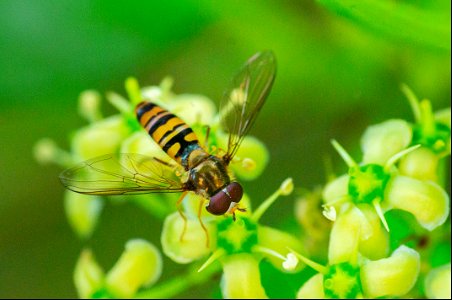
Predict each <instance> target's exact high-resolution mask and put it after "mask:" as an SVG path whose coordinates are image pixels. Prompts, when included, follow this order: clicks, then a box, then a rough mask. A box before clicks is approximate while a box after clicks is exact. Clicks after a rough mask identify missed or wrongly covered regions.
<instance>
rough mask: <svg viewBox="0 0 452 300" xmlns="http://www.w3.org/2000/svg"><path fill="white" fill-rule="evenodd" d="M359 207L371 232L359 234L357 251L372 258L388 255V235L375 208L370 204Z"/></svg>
mask: <svg viewBox="0 0 452 300" xmlns="http://www.w3.org/2000/svg"><path fill="white" fill-rule="evenodd" d="M359 209H360V211H361V212H362V213H363V214H364V216H365V218H366V221H367V222H368V224H369V225H370V229H371V234H369V235H367V236H365V235H364V234H361V238H360V241H359V252H360V253H361V254H362V255H364V256H365V257H367V258H369V259H372V260H376V259H380V258H383V257H386V256H388V254H389V235H388V232H387V231H386V229H385V228H384V227H383V224H382V223H381V220H380V218H379V217H378V215H377V213H376V212H375V209H374V208H373V207H371V206H370V205H360V206H359ZM363 233H364V232H363Z"/></svg>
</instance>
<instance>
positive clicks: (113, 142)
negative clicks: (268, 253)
mask: <svg viewBox="0 0 452 300" xmlns="http://www.w3.org/2000/svg"><path fill="white" fill-rule="evenodd" d="M128 134H129V128H128V127H127V125H126V124H125V122H124V118H123V117H122V116H121V115H115V116H112V117H109V118H106V119H103V120H102V121H99V122H95V123H92V124H91V125H90V126H88V127H84V128H82V129H80V130H78V131H77V132H76V134H75V135H74V138H73V139H72V151H73V153H74V154H75V155H76V156H77V157H78V159H79V160H87V159H90V158H93V157H97V156H100V155H104V154H110V153H116V152H117V150H118V148H119V146H120V145H121V142H122V141H123V140H124V139H125V138H126V137H127V135H128Z"/></svg>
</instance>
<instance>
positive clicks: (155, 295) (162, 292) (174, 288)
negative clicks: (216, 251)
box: [134, 264, 221, 299]
mask: <svg viewBox="0 0 452 300" xmlns="http://www.w3.org/2000/svg"><path fill="white" fill-rule="evenodd" d="M220 270H221V265H220V264H215V265H214V266H212V267H211V268H207V269H205V271H204V272H201V273H199V272H198V267H195V268H190V270H189V271H188V272H187V273H186V274H185V275H182V276H180V277H176V278H173V279H170V280H168V281H166V282H164V283H161V284H158V285H156V286H153V287H152V288H150V289H147V290H143V291H141V292H139V293H137V294H136V295H135V297H134V298H137V299H168V298H172V297H174V296H176V295H178V294H180V293H182V292H184V291H186V290H187V289H189V288H190V287H192V286H195V285H199V284H202V283H204V282H206V281H208V280H209V279H210V278H211V277H212V276H213V275H215V274H216V273H218V272H219V271H220Z"/></svg>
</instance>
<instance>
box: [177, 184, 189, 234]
mask: <svg viewBox="0 0 452 300" xmlns="http://www.w3.org/2000/svg"><path fill="white" fill-rule="evenodd" d="M187 193H188V192H183V193H182V195H181V196H180V198H179V200H177V203H176V207H177V211H178V212H179V215H180V216H181V218H182V219H183V220H184V227H183V229H182V233H181V235H180V238H179V241H180V242H183V240H184V235H185V233H186V232H187V217H186V216H185V214H184V212H183V211H182V207H181V204H182V201H183V200H184V199H185V196H186V195H187Z"/></svg>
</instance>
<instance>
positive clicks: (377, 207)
mask: <svg viewBox="0 0 452 300" xmlns="http://www.w3.org/2000/svg"><path fill="white" fill-rule="evenodd" d="M372 204H373V206H374V208H375V211H376V212H377V215H378V217H379V218H380V220H381V222H382V223H383V226H384V227H385V229H386V231H387V232H389V226H388V223H387V222H386V219H385V216H384V213H383V210H382V209H381V205H380V199H378V198H376V199H374V200H373V201H372Z"/></svg>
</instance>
